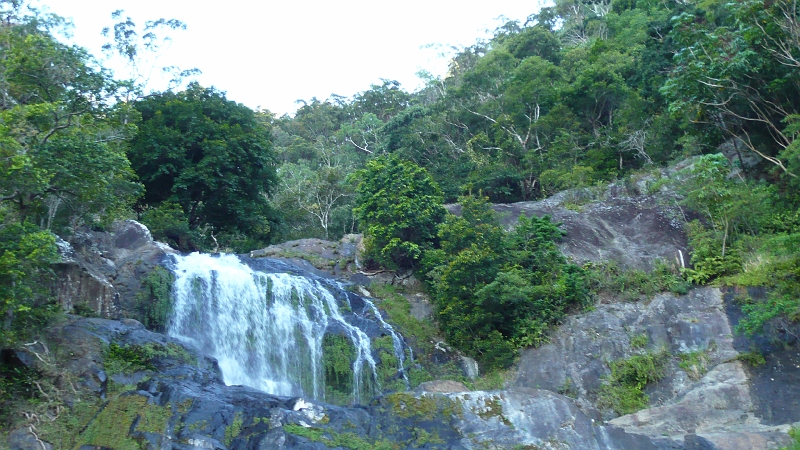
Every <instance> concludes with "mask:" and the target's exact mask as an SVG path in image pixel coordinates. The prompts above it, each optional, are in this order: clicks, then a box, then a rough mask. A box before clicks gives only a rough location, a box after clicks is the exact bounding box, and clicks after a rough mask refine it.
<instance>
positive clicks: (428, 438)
mask: <svg viewBox="0 0 800 450" xmlns="http://www.w3.org/2000/svg"><path fill="white" fill-rule="evenodd" d="M411 432H412V434H413V435H414V446H415V447H423V446H424V445H427V444H444V440H443V439H442V438H441V437H440V436H439V434H438V433H436V432H435V431H434V432H433V433H429V432H428V431H426V430H424V429H422V428H418V427H414V428H413V429H412V430H411Z"/></svg>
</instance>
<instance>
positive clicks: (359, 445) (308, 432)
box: [283, 424, 401, 450]
mask: <svg viewBox="0 0 800 450" xmlns="http://www.w3.org/2000/svg"><path fill="white" fill-rule="evenodd" d="M283 430H284V431H286V432H287V433H291V434H294V435H296V436H302V437H304V438H306V439H308V440H310V441H312V442H321V443H323V444H324V445H325V446H326V447H331V448H335V447H344V448H347V449H350V450H373V449H374V450H398V449H400V448H401V446H400V445H399V444H397V443H392V442H390V441H387V440H385V439H381V440H367V439H365V438H362V437H361V436H358V435H357V434H355V433H339V432H336V431H334V430H327V429H321V428H314V427H303V426H300V425H295V424H287V425H284V426H283Z"/></svg>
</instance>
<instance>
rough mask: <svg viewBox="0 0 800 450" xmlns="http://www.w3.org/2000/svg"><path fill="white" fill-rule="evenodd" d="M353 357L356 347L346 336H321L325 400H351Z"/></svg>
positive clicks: (345, 401)
mask: <svg viewBox="0 0 800 450" xmlns="http://www.w3.org/2000/svg"><path fill="white" fill-rule="evenodd" d="M355 359H356V348H355V346H354V345H353V343H352V342H350V339H348V338H347V337H345V336H341V335H338V334H326V335H325V336H324V337H323V338H322V367H323V370H324V375H325V399H326V400H327V401H329V402H332V403H338V404H347V403H349V402H350V401H351V400H352V397H353V363H354V362H355Z"/></svg>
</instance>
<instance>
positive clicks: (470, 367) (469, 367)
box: [461, 356, 480, 380]
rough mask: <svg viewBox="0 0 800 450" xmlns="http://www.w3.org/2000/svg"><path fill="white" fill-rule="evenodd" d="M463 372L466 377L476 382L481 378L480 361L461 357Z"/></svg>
mask: <svg viewBox="0 0 800 450" xmlns="http://www.w3.org/2000/svg"><path fill="white" fill-rule="evenodd" d="M461 370H462V372H463V373H464V376H465V377H467V378H469V379H470V380H474V379H476V378H478V377H479V376H480V370H479V367H478V361H475V360H474V359H472V358H470V357H468V356H461Z"/></svg>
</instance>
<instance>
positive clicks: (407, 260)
mask: <svg viewBox="0 0 800 450" xmlns="http://www.w3.org/2000/svg"><path fill="white" fill-rule="evenodd" d="M352 179H353V180H357V181H358V186H357V187H356V195H357V197H356V208H355V209H354V210H353V213H354V214H355V215H356V217H358V220H359V222H360V224H361V227H362V230H364V234H365V236H366V238H367V239H368V243H369V244H368V245H369V249H370V255H371V256H372V258H374V260H375V261H376V262H377V263H379V264H383V265H385V266H387V267H390V268H393V269H414V268H416V267H417V265H418V263H419V261H420V259H421V258H422V256H423V253H424V252H425V251H426V250H428V249H431V248H433V247H434V246H435V245H436V241H437V237H436V227H437V225H439V223H441V221H442V220H443V218H444V215H445V209H444V207H443V206H442V205H443V202H444V198H443V196H442V191H441V189H439V186H438V185H437V184H436V182H435V181H433V179H432V178H431V177H430V175H428V172H427V171H426V170H425V169H423V168H421V167H419V166H418V165H416V164H414V163H413V162H410V161H405V160H402V159H400V158H398V157H396V156H393V155H386V156H380V157H378V158H375V159H373V160H371V161H369V162H368V163H367V165H366V168H365V169H362V170H360V171H358V172H356V173H355V174H353V176H352Z"/></svg>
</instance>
